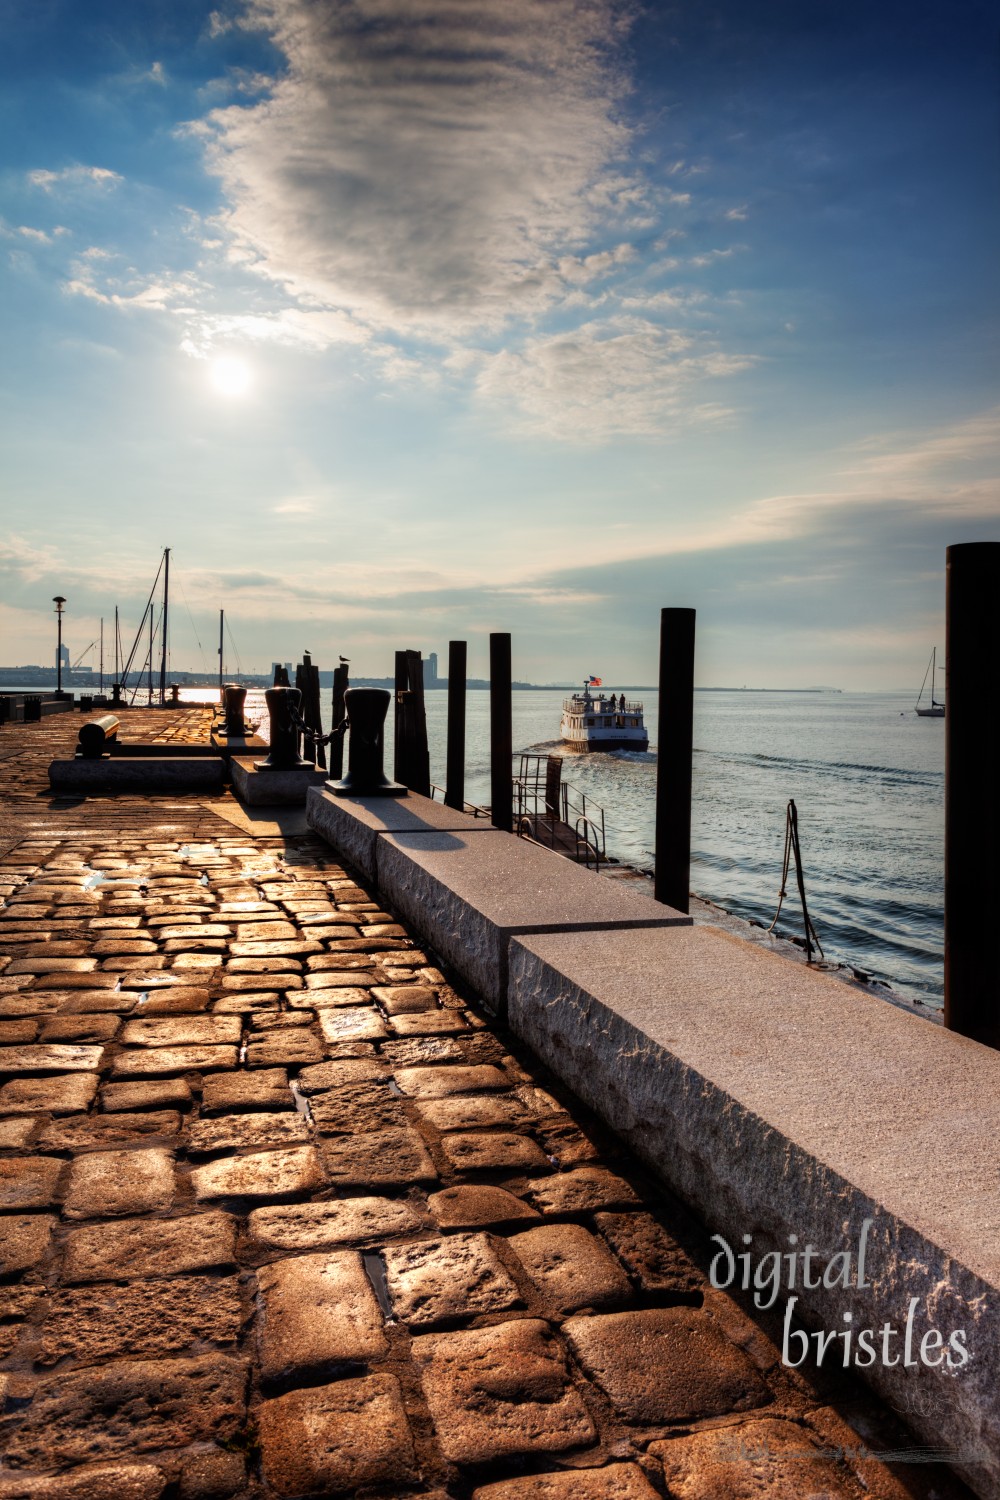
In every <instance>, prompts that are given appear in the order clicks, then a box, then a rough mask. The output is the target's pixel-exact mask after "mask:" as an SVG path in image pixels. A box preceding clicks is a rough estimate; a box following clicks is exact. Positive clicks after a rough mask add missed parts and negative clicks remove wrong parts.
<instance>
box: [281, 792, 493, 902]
mask: <svg viewBox="0 0 1000 1500" xmlns="http://www.w3.org/2000/svg"><path fill="white" fill-rule="evenodd" d="M306 817H307V820H308V823H309V827H310V828H312V829H313V830H314V831H315V832H316V833H318V834H319V835H320V837H321V838H324V839H326V841H327V843H329V844H332V845H333V846H334V848H335V849H337V850H338V851H339V852H340V853H341V854H342V855H343V857H344V858H345V859H346V860H347V861H348V863H349V864H352V865H354V867H355V869H357V870H360V871H361V873H362V874H363V875H366V876H367V877H368V879H369V880H374V879H375V850H376V845H377V844H378V838H379V834H381V833H441V832H446V833H450V832H463V833H494V834H495V833H496V831H497V830H496V829H495V828H494V827H493V824H492V823H491V822H490V820H489V819H488V818H471V817H469V815H468V814H467V813H460V812H456V811H455V809H454V808H451V807H445V805H444V803H443V802H434V801H433V800H432V799H431V798H429V797H417V796H416V795H415V794H414V793H412V792H411V793H409V794H408V795H407V796H406V797H335V796H334V794H333V793H332V792H328V791H327V790H326V789H325V788H324V787H313V788H311V789H310V792H309V797H308V801H307V804H306Z"/></svg>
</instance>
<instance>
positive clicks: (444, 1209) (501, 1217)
mask: <svg viewBox="0 0 1000 1500" xmlns="http://www.w3.org/2000/svg"><path fill="white" fill-rule="evenodd" d="M427 1203H428V1207H429V1208H430V1211H431V1213H432V1214H433V1215H434V1217H435V1219H436V1220H437V1222H438V1224H440V1226H441V1228H442V1229H476V1228H479V1226H480V1225H485V1224H508V1223H511V1222H514V1221H516V1220H519V1219H541V1214H540V1213H539V1212H538V1210H537V1209H535V1208H532V1207H531V1205H530V1204H528V1203H524V1202H522V1200H521V1199H520V1198H515V1196H514V1194H513V1193H508V1192H507V1191H506V1190H505V1189H504V1188H498V1187H486V1186H484V1185H482V1184H480V1183H471V1184H463V1185H461V1186H459V1187H449V1188H442V1190H441V1192H439V1193H432V1194H431V1196H430V1197H429V1198H428V1200H427Z"/></svg>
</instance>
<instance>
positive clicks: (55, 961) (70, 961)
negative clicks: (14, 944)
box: [7, 958, 97, 975]
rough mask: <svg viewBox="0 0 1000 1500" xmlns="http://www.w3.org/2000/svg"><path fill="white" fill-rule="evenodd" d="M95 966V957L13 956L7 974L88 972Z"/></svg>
mask: <svg viewBox="0 0 1000 1500" xmlns="http://www.w3.org/2000/svg"><path fill="white" fill-rule="evenodd" d="M96 968H97V959H96V958H15V959H13V960H12V962H11V963H10V964H9V965H8V966H7V972H8V974H77V975H79V974H89V973H90V972H91V971H92V970H93V969H96Z"/></svg>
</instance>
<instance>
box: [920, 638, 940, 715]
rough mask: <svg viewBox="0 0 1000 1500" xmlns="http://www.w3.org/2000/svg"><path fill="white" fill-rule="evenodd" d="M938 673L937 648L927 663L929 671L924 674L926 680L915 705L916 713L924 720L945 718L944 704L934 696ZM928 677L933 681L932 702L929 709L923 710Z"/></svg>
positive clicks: (921, 686) (922, 684) (921, 685)
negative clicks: (935, 679) (922, 700)
mask: <svg viewBox="0 0 1000 1500" xmlns="http://www.w3.org/2000/svg"><path fill="white" fill-rule="evenodd" d="M936 671H937V647H936V646H935V647H934V649H933V651H932V652H931V659H930V661H929V662H928V663H927V671H926V672H925V673H924V680H923V682H922V683H921V684H920V692H919V693H918V694H917V701H916V704H915V708H916V712H917V713H918V714H919V715H920V717H921V718H922V719H943V718H944V704H943V703H939V702H938V701H937V699H936V698H935V696H934V677H935V673H936ZM928 677H930V679H931V701H930V705H929V706H928V707H924V708H921V706H920V700H921V698H922V697H923V696H924V688H925V687H926V686H927V678H928Z"/></svg>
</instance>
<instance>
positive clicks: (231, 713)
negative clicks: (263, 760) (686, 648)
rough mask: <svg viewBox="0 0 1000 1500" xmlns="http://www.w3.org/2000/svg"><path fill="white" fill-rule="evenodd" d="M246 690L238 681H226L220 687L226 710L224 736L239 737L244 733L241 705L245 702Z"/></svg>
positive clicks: (244, 725)
mask: <svg viewBox="0 0 1000 1500" xmlns="http://www.w3.org/2000/svg"><path fill="white" fill-rule="evenodd" d="M246 698H247V690H246V688H245V687H241V686H240V684H239V683H238V682H227V683H226V685H225V687H224V688H223V689H222V702H223V705H224V707H225V710H226V736H227V738H229V737H232V738H234V739H239V738H241V737H243V736H245V735H246V724H245V722H244V719H243V705H244V704H245V703H246Z"/></svg>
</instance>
